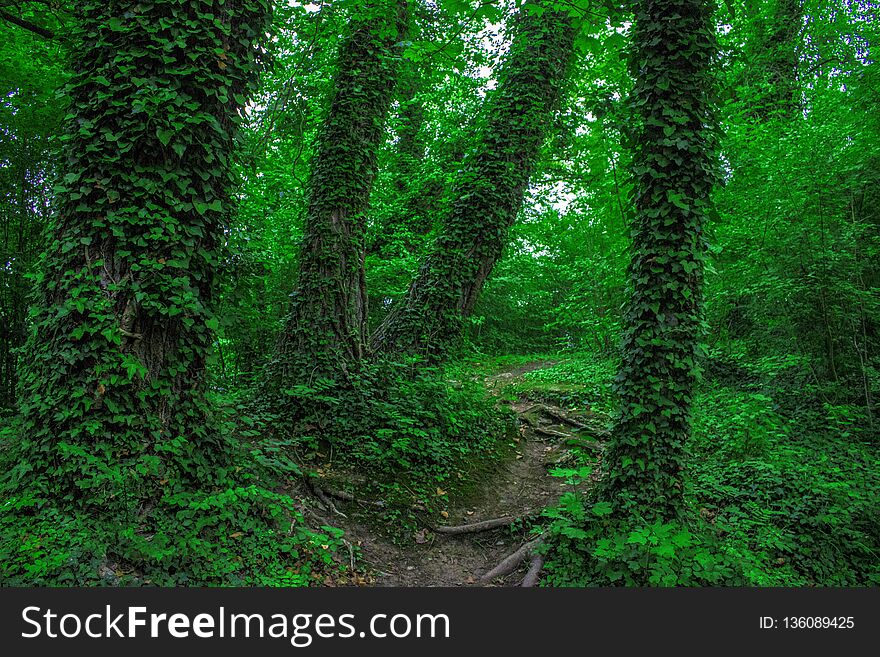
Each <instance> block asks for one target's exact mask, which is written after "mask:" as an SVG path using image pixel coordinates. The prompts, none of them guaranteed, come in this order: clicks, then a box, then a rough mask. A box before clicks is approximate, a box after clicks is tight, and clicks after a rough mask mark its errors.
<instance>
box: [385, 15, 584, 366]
mask: <svg viewBox="0 0 880 657" xmlns="http://www.w3.org/2000/svg"><path fill="white" fill-rule="evenodd" d="M537 9H538V11H534V12H532V11H524V13H523V14H521V15H520V16H519V17H518V21H517V23H518V24H517V26H516V34H515V36H514V40H513V43H512V45H511V49H510V52H509V54H508V56H507V61H506V63H505V66H504V68H503V70H502V71H501V73H500V75H499V82H498V88H497V91H496V92H495V93H494V94H492V95H491V97H490V99H489V100H488V102H487V104H486V106H485V113H484V127H483V129H482V132H481V133H480V135H479V137H478V141H477V144H476V146H475V147H474V149H473V150H472V151H471V152H470V153H469V155H468V156H467V157H466V160H465V162H464V164H463V166H462V170H461V172H460V173H459V176H458V178H457V180H456V183H455V188H454V189H453V201H452V207H451V210H450V213H449V216H448V217H446V220H445V224H444V227H443V229H442V232H441V234H440V235H439V237H438V238H437V240H436V242H435V244H434V245H433V247H432V248H431V250H430V252H429V253H428V254H427V255H426V257H425V258H424V260H423V262H422V264H421V267H420V269H419V272H418V274H417V275H416V277H415V279H414V280H413V281H412V283H411V285H410V287H409V290H408V291H407V293H406V296H405V298H403V299H401V300H400V301H398V302H397V303H396V304H395V305H394V307H393V308H392V310H391V312H390V313H389V314H388V316H387V317H386V319H385V320H384V321H383V322H382V324H381V325H380V326H379V328H378V329H377V331H376V332H375V334H374V335H373V336H372V339H371V345H372V347H373V348H375V349H377V350H381V351H385V352H398V353H404V354H418V355H422V356H426V357H428V358H430V359H436V358H440V357H442V355H443V354H444V353H445V352H446V351H447V350H448V349H449V347H450V346H451V345H452V344H454V342H455V340H456V339H457V338H458V336H459V335H460V331H461V325H462V320H463V319H464V318H466V317H467V316H468V315H469V314H470V313H471V310H472V309H473V307H474V303H475V302H476V300H477V298H478V296H479V293H480V291H481V290H482V288H483V284H484V283H485V281H486V278H487V277H488V276H489V274H490V273H491V271H492V268H493V267H494V266H495V263H496V262H497V260H498V258H499V257H500V255H501V252H502V250H503V248H504V246H505V243H506V241H507V234H508V231H509V229H510V227H511V225H512V224H513V223H514V221H515V220H516V216H517V213H518V211H519V208H520V206H521V204H522V200H523V195H524V193H525V190H526V186H527V185H528V182H529V177H530V175H531V172H532V168H533V166H534V163H535V161H536V159H537V157H538V154H539V150H540V147H541V145H542V143H543V141H544V139H545V137H546V136H547V133H548V126H549V124H550V121H548V117H549V116H550V115H552V113H553V111H554V110H555V109H556V107H557V105H558V103H559V100H560V89H561V87H562V84H563V82H564V81H565V77H566V73H567V70H568V66H569V62H570V60H571V56H572V52H573V47H574V38H575V30H574V27H573V21H572V18H571V17H570V16H569V15H568V14H567V13H565V12H562V11H558V10H556V9H550V8H548V7H545V6H540V5H539V6H537Z"/></svg>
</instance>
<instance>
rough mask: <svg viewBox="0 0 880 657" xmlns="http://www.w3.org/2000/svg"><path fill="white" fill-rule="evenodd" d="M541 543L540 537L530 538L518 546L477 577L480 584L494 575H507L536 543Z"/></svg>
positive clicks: (488, 580) (488, 581)
mask: <svg viewBox="0 0 880 657" xmlns="http://www.w3.org/2000/svg"><path fill="white" fill-rule="evenodd" d="M540 544H541V537H540V536H539V537H538V538H535V539H532V540H531V541H529V542H528V543H525V544H524V545H523V546H522V547H520V548H519V549H518V550H517V551H516V552H513V553H512V554H510V555H508V556H507V557H505V558H504V559H502V560H501V562H500V563H499V564H498V565H497V566H495V567H494V568H493V569H492V570H490V571H489V572H487V573H486V574H484V575H483V576H482V577H480V579H479V583H480V584H489V583H490V582H491V581H492V580H493V579H495V578H496V577H502V576H504V575H509V574H510V573H512V572H513V571H514V570H516V569H517V568H518V567H519V565H520V564H521V563H522V562H523V561H525V560H526V558H527V557H528V556H529V555H530V554H531V553H532V550H534V549H535V548H536V547H537V546H538V545H540Z"/></svg>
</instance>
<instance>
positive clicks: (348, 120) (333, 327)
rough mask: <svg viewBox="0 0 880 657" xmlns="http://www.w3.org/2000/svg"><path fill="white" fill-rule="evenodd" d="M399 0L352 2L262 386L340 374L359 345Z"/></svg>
mask: <svg viewBox="0 0 880 657" xmlns="http://www.w3.org/2000/svg"><path fill="white" fill-rule="evenodd" d="M405 29H406V1H405V0H376V2H372V3H370V4H369V5H368V6H367V7H365V8H364V9H362V10H359V14H358V15H357V16H356V17H355V18H354V19H353V25H352V30H351V34H350V36H349V37H348V39H347V40H346V42H345V44H344V45H343V47H342V50H341V52H340V54H339V63H338V68H337V72H336V78H335V81H334V90H333V95H332V99H331V103H330V107H329V110H328V112H327V116H326V119H325V121H324V124H323V127H322V129H321V132H320V134H319V136H318V147H317V152H316V154H315V156H314V163H313V169H312V176H311V183H310V184H311V189H310V197H309V205H308V211H307V215H306V224H305V230H304V237H303V241H302V244H301V246H300V260H299V280H298V281H297V284H296V287H295V289H294V291H293V293H292V295H291V297H292V300H291V305H290V311H289V313H288V315H287V317H286V319H285V322H284V328H283V329H282V332H281V335H280V336H279V338H278V342H277V345H276V348H275V354H274V357H273V358H272V360H271V361H270V362H269V363H268V366H267V368H266V378H265V381H264V384H265V385H264V388H263V389H264V391H266V392H267V393H268V394H274V393H275V392H277V391H278V390H282V391H283V390H284V389H286V388H290V387H291V386H293V385H299V384H302V383H308V382H313V381H315V380H316V379H321V378H325V379H330V380H336V381H341V382H344V381H345V379H346V378H347V377H348V376H349V375H350V374H351V371H352V368H356V367H357V365H358V363H359V362H360V360H361V358H362V357H363V354H364V349H365V335H364V331H365V320H366V316H367V295H366V283H365V280H364V256H365V244H364V241H365V232H366V219H365V211H366V209H367V207H368V204H369V200H370V190H371V189H372V185H373V180H374V179H375V176H376V168H377V151H378V148H379V146H380V144H381V141H382V138H383V136H384V121H385V116H386V114H387V112H388V109H389V107H390V105H391V100H392V97H393V92H394V88H395V77H396V72H397V67H398V60H399V53H397V52H395V44H397V43H399V42H400V40H401V37H402V35H403V34H404V30H405Z"/></svg>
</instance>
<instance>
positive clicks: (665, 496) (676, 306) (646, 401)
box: [600, 0, 717, 520]
mask: <svg viewBox="0 0 880 657" xmlns="http://www.w3.org/2000/svg"><path fill="white" fill-rule="evenodd" d="M635 11H636V21H635V27H634V31H633V53H632V60H631V61H632V67H633V75H634V77H635V87H634V89H633V91H632V95H631V97H630V101H629V104H630V107H631V108H632V110H633V114H634V116H633V128H632V130H631V134H630V139H631V142H632V143H631V148H632V151H633V165H632V167H633V168H632V173H633V182H634V196H633V200H634V205H635V218H634V220H633V225H632V261H631V264H630V268H629V282H630V289H631V296H630V299H629V302H628V306H627V309H626V312H625V315H624V332H623V354H622V355H623V359H622V364H621V369H620V373H619V375H618V378H617V385H616V388H617V393H618V395H619V398H620V417H619V419H618V421H617V424H616V426H615V429H614V431H613V435H612V438H611V440H610V441H609V443H608V448H607V451H606V455H605V461H604V465H605V468H606V474H605V477H604V480H603V482H602V488H601V492H600V495H602V496H603V499H606V500H608V501H610V502H611V503H612V505H613V508H615V509H616V511H617V512H618V513H621V514H628V513H637V514H641V515H642V516H643V517H644V518H646V519H648V520H651V519H654V518H660V519H663V520H671V519H674V518H676V517H677V516H679V515H680V513H681V511H682V509H683V507H684V497H683V495H684V487H683V481H682V471H683V468H684V461H685V443H686V441H687V438H688V435H689V433H690V407H691V400H692V396H693V390H694V384H695V377H696V374H695V372H696V360H697V350H698V339H699V335H700V331H701V326H702V279H703V261H704V232H703V231H704V229H703V226H704V223H705V220H706V215H707V213H708V211H709V196H710V192H711V190H712V186H713V184H714V182H715V180H716V175H717V164H716V162H715V159H714V152H715V151H714V129H713V126H714V118H713V115H712V107H711V104H710V90H711V88H712V83H711V78H710V75H709V67H710V64H711V61H712V58H713V57H714V53H715V37H714V29H713V23H712V6H711V4H707V3H704V2H701V1H700V0H640V2H638V3H637V4H636V9H635Z"/></svg>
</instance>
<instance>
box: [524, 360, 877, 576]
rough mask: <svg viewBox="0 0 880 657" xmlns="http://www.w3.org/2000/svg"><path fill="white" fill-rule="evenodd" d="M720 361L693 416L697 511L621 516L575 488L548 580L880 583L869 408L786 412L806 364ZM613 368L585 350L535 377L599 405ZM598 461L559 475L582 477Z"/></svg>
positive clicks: (801, 387) (551, 516)
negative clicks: (864, 411)
mask: <svg viewBox="0 0 880 657" xmlns="http://www.w3.org/2000/svg"><path fill="white" fill-rule="evenodd" d="M716 356H717V355H716ZM725 358H726V359H727V361H728V362H726V363H725V365H724V367H722V368H719V367H717V366H715V364H713V363H712V362H711V361H710V362H709V363H708V364H707V365H708V366H707V368H706V369H707V372H708V374H707V376H706V379H705V380H704V381H703V383H702V386H701V389H700V392H699V394H698V397H697V401H696V407H695V410H694V418H693V419H694V429H693V436H692V439H691V442H690V451H691V455H690V459H689V491H688V496H689V501H690V504H689V511H690V517H689V518H688V519H687V520H686V521H682V522H680V523H657V522H655V523H648V522H644V521H641V520H640V519H638V518H633V519H628V520H626V521H621V520H619V519H614V518H611V517H610V515H609V511H610V508H609V507H608V506H607V505H605V504H604V503H602V502H599V501H597V500H595V499H591V498H589V497H583V498H582V497H579V496H576V495H574V494H567V495H565V496H563V498H562V499H561V500H560V503H559V504H558V505H557V506H555V507H553V508H551V509H548V510H547V511H546V514H545V515H546V516H547V519H548V523H549V527H548V531H549V533H550V536H551V537H552V538H551V540H550V541H549V543H550V544H551V545H552V550H551V552H550V554H549V555H548V560H547V567H546V568H547V575H546V577H545V580H544V583H545V584H546V585H550V586H586V585H607V584H613V585H660V586H672V585H753V586H782V585H785V586H867V585H876V584H878V583H880V520H878V518H880V495H878V492H877V491H878V484H880V473H878V468H877V463H878V462H880V461H878V457H880V454H878V451H880V450H878V446H877V440H876V438H877V437H876V435H872V434H870V432H869V431H868V430H867V429H866V428H865V427H866V423H864V422H863V419H864V418H862V416H861V415H860V409H859V408H858V407H857V406H849V405H841V406H838V405H831V404H827V403H825V404H822V403H814V404H806V405H805V404H801V405H799V406H796V407H792V406H790V405H787V404H786V403H785V401H784V400H785V399H787V398H790V397H791V396H793V393H794V391H797V392H799V393H800V395H801V397H802V398H803V393H804V392H805V388H807V390H806V391H807V392H810V391H809V383H808V379H807V376H806V374H805V372H804V371H803V364H802V363H801V362H800V361H799V360H798V359H797V358H782V359H752V360H750V359H748V357H747V356H745V355H743V354H738V355H734V356H732V357H731V356H730V355H727V356H726V357H725ZM613 371H614V365H613V363H610V362H608V363H604V364H597V363H596V362H595V361H594V360H592V359H590V358H585V357H584V356H578V357H575V358H572V359H571V360H568V361H566V362H564V363H562V364H559V365H557V366H555V367H554V368H551V369H545V370H541V371H539V372H534V373H532V374H531V375H526V377H531V379H532V380H533V381H534V380H540V381H542V382H547V383H548V384H549V383H550V382H552V381H559V380H562V381H565V380H571V381H580V382H581V383H580V390H581V394H584V395H587V396H589V394H590V393H592V394H593V395H594V401H593V403H594V404H596V405H597V406H602V405H604V404H606V403H611V402H612V400H611V399H610V392H609V391H610V387H609V386H610V380H611V376H612V374H613ZM718 372H721V373H723V376H715V373H718ZM812 392H813V393H815V391H812ZM814 397H815V395H814ZM585 403H589V400H585ZM595 465H596V464H595V463H591V462H584V463H583V464H582V465H581V466H580V467H576V468H568V469H560V470H559V471H557V472H556V474H558V475H559V476H563V477H567V478H569V479H572V480H578V479H585V478H586V477H588V476H589V475H590V474H591V473H592V471H593V469H594V467H595Z"/></svg>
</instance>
